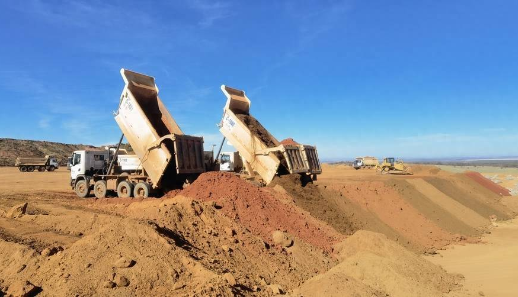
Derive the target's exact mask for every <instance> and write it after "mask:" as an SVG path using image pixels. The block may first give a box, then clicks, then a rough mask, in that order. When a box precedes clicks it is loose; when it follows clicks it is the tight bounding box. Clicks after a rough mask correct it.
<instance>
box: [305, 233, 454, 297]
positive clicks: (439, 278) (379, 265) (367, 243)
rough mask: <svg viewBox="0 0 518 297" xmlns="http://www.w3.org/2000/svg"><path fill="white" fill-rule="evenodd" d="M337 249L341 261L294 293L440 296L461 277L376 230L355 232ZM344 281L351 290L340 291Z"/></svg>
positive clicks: (315, 294)
mask: <svg viewBox="0 0 518 297" xmlns="http://www.w3.org/2000/svg"><path fill="white" fill-rule="evenodd" d="M336 250H337V253H338V257H339V259H340V261H341V263H340V264H338V265H337V266H335V267H333V268H332V269H331V270H329V271H328V272H326V273H325V274H322V275H318V276H316V277H314V278H312V279H310V280H309V281H307V282H306V283H304V284H303V285H302V286H301V287H300V288H299V289H297V290H296V293H297V294H296V295H303V296H321V295H325V296H344V295H343V294H344V293H346V295H345V296H441V295H442V294H444V293H448V292H450V291H452V290H454V289H457V288H458V286H457V285H456V283H458V281H459V280H461V277H460V276H459V275H451V274H448V273H447V272H446V271H445V270H444V269H442V268H440V267H439V266H436V265H434V264H432V263H430V262H429V261H427V260H425V259H423V258H422V257H420V256H418V255H416V254H414V253H412V252H410V251H408V250H406V249H405V248H403V247H401V246H400V245H398V244H397V243H395V242H393V241H392V240H389V239H388V238H387V237H386V236H384V235H383V234H379V233H374V232H370V231H364V230H361V231H358V232H356V233H355V234H354V235H352V236H350V237H349V238H347V239H346V240H344V241H343V242H341V243H340V244H338V245H337V247H336ZM337 279H341V280H342V282H335V280H337ZM343 280H346V281H345V282H344V281H343ZM344 283H345V284H349V286H348V289H349V290H351V291H349V292H343V291H342V288H341V287H342V286H344ZM358 283H360V284H358ZM322 290H325V294H319V292H320V293H322Z"/></svg>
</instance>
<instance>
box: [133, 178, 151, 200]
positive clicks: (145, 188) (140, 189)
mask: <svg viewBox="0 0 518 297" xmlns="http://www.w3.org/2000/svg"><path fill="white" fill-rule="evenodd" d="M150 191H151V187H150V186H149V184H148V183H144V182H140V183H138V184H137V185H136V186H135V189H134V190H133V196H134V197H135V198H147V197H149V192H150Z"/></svg>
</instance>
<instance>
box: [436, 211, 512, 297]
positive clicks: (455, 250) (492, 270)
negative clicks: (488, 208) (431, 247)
mask: <svg viewBox="0 0 518 297" xmlns="http://www.w3.org/2000/svg"><path fill="white" fill-rule="evenodd" d="M426 258H427V259H428V260H429V261H431V262H433V263H436V264H439V265H441V266H442V267H444V268H445V269H446V270H447V271H448V272H453V273H460V274H463V275H464V276H465V287H466V288H467V289H470V290H471V291H472V292H476V293H478V292H482V293H484V295H485V296H509V297H512V296H516V295H517V293H518V282H517V280H518V219H514V220H512V221H508V222H501V223H498V227H495V228H494V229H491V234H488V235H486V236H484V237H483V240H482V243H481V244H468V245H465V246H454V247H451V248H448V249H447V250H444V251H440V252H439V254H438V255H435V256H428V257H426Z"/></svg>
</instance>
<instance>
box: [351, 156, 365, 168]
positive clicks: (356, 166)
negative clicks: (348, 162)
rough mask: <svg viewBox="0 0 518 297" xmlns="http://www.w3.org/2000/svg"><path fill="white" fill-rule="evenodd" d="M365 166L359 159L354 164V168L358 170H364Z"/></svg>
mask: <svg viewBox="0 0 518 297" xmlns="http://www.w3.org/2000/svg"><path fill="white" fill-rule="evenodd" d="M362 166H363V160H362V159H361V158H357V159H356V160H354V162H353V168H354V169H356V170H358V169H360V168H362Z"/></svg>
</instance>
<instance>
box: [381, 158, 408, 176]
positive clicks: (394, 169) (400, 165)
mask: <svg viewBox="0 0 518 297" xmlns="http://www.w3.org/2000/svg"><path fill="white" fill-rule="evenodd" d="M376 171H378V172H381V174H400V175H411V174H412V172H411V171H410V167H408V166H406V165H405V163H404V162H403V161H402V160H396V159H395V158H392V157H390V158H385V159H383V162H382V163H381V164H379V165H378V166H376Z"/></svg>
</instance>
